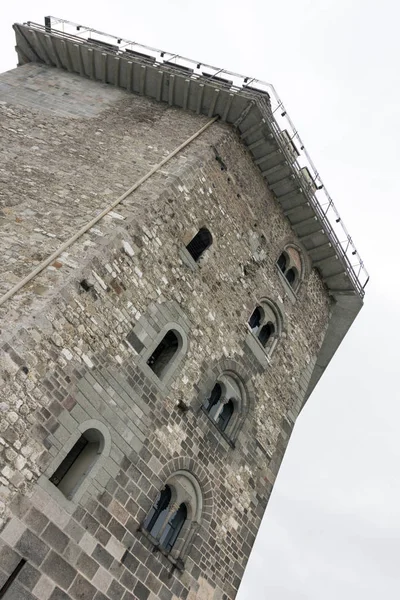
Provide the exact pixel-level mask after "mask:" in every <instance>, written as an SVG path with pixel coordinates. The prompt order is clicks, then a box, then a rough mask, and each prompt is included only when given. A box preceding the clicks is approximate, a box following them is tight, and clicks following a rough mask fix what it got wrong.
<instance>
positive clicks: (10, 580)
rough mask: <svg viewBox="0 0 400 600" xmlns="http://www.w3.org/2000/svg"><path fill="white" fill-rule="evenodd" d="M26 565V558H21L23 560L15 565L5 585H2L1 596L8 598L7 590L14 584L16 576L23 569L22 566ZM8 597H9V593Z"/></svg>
mask: <svg viewBox="0 0 400 600" xmlns="http://www.w3.org/2000/svg"><path fill="white" fill-rule="evenodd" d="M24 565H26V559H25V558H21V560H20V561H19V563H18V564H17V566H16V567H15V569H14V571H13V572H12V573H11V575H10V576H9V577H8V579H6V581H5V583H4V585H2V587H1V588H0V598H6V593H7V590H9V589H10V587H11V586H12V584H13V582H14V581H15V580H16V578H17V577H18V575H19V574H20V572H21V570H22V568H23V566H24ZM7 597H8V594H7Z"/></svg>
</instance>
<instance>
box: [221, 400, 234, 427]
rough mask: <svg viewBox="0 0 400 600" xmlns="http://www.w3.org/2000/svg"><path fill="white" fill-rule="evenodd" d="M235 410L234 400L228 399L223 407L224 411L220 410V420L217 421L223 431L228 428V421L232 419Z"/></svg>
mask: <svg viewBox="0 0 400 600" xmlns="http://www.w3.org/2000/svg"><path fill="white" fill-rule="evenodd" d="M233 410H234V407H233V402H232V400H228V402H227V403H226V404H224V407H223V409H222V411H221V412H220V414H219V417H218V421H217V425H218V427H219V428H220V430H221V431H225V429H226V428H227V426H228V423H229V421H230V420H231V417H232V415H233Z"/></svg>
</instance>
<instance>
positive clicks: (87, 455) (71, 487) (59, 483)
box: [49, 429, 104, 500]
mask: <svg viewBox="0 0 400 600" xmlns="http://www.w3.org/2000/svg"><path fill="white" fill-rule="evenodd" d="M103 445H104V438H103V435H102V434H101V433H100V431H98V430H97V429H87V430H86V431H85V432H84V433H83V434H82V435H81V436H80V438H79V439H78V440H77V441H76V442H75V444H74V445H73V446H72V448H71V449H70V451H69V452H68V454H67V455H66V457H65V458H64V459H63V461H62V462H61V463H60V464H59V466H58V467H57V469H56V470H55V471H54V473H53V474H52V475H51V477H50V478H49V480H50V482H51V483H52V484H53V485H55V486H56V487H57V488H58V489H59V490H60V491H61V492H62V493H63V494H64V496H66V497H67V498H68V499H69V500H70V499H71V498H73V496H74V494H75V493H76V491H77V490H78V488H79V487H80V485H81V484H82V483H83V481H84V479H85V478H86V477H87V475H88V474H89V472H90V471H91V469H92V468H93V466H94V464H95V463H96V462H97V460H98V458H99V456H100V454H101V452H102V449H103Z"/></svg>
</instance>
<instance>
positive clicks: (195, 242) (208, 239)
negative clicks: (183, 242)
mask: <svg viewBox="0 0 400 600" xmlns="http://www.w3.org/2000/svg"><path fill="white" fill-rule="evenodd" d="M212 242H213V239H212V235H211V233H210V232H209V230H208V229H207V228H206V227H202V228H201V229H199V231H198V232H197V233H196V235H195V236H194V238H193V239H192V240H191V241H190V242H189V243H188V245H187V246H186V250H187V251H188V252H189V254H190V255H191V257H192V258H193V260H195V261H196V262H198V261H199V259H200V257H201V256H202V255H203V254H204V252H205V251H206V250H207V248H209V247H210V246H211V244H212Z"/></svg>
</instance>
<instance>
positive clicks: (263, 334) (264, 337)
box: [258, 321, 275, 347]
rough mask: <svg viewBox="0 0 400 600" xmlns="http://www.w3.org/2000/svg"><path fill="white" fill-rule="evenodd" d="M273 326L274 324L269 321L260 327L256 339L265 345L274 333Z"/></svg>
mask: <svg viewBox="0 0 400 600" xmlns="http://www.w3.org/2000/svg"><path fill="white" fill-rule="evenodd" d="M274 333H275V327H274V324H273V323H271V321H269V323H267V324H266V325H264V327H262V328H261V331H260V333H259V335H258V339H259V340H260V343H261V344H262V345H263V346H264V347H265V346H266V345H267V343H268V340H269V339H270V338H271V337H272V336H273V335H274Z"/></svg>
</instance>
